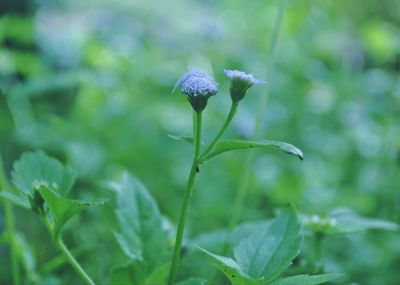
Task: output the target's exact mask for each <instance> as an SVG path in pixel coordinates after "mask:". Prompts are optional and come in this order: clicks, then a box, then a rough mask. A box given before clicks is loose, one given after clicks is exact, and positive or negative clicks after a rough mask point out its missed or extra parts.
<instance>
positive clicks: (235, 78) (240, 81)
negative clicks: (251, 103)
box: [224, 69, 264, 102]
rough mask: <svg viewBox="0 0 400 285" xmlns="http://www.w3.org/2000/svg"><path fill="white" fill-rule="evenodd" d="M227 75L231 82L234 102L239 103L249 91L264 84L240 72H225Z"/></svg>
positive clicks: (250, 75)
mask: <svg viewBox="0 0 400 285" xmlns="http://www.w3.org/2000/svg"><path fill="white" fill-rule="evenodd" d="M224 72H225V75H226V76H227V77H228V78H229V80H230V81H231V88H230V93H231V98H232V100H233V101H234V102H239V101H240V100H242V99H243V98H244V96H245V95H246V92H247V90H249V88H250V87H251V86H253V85H254V84H260V83H264V81H261V80H258V79H256V78H255V77H254V76H253V75H252V74H247V73H244V72H243V71H239V70H227V69H225V70H224Z"/></svg>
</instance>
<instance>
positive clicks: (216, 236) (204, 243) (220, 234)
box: [189, 220, 271, 251]
mask: <svg viewBox="0 0 400 285" xmlns="http://www.w3.org/2000/svg"><path fill="white" fill-rule="evenodd" d="M270 223H271V220H260V221H253V222H245V223H242V224H240V225H238V226H236V227H235V228H234V229H233V230H229V229H220V230H215V231H212V232H207V233H204V234H201V235H199V236H198V237H197V238H195V239H194V240H193V244H196V245H198V246H200V247H202V248H207V249H208V250H211V251H217V250H219V249H221V248H223V247H224V246H226V245H229V247H230V248H232V247H233V246H234V245H236V244H237V243H238V242H239V241H240V240H242V239H243V238H246V237H248V236H250V235H251V234H252V233H254V232H256V231H257V230H258V229H260V228H265V227H267V226H268V225H269V224H270ZM189 246H190V245H189ZM195 248H196V247H195V246H190V248H189V249H190V250H193V249H195Z"/></svg>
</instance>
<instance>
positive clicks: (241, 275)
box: [198, 247, 262, 285]
mask: <svg viewBox="0 0 400 285" xmlns="http://www.w3.org/2000/svg"><path fill="white" fill-rule="evenodd" d="M198 248H199V249H200V250H201V251H203V252H204V253H206V254H207V255H208V256H210V257H212V258H213V259H214V260H216V261H217V264H216V267H217V268H218V269H219V270H220V271H222V272H223V273H224V274H225V275H226V277H228V279H229V281H230V282H231V284H232V285H242V284H246V285H260V284H262V282H261V280H257V279H254V278H252V277H250V276H249V275H247V274H246V273H245V272H244V271H243V270H242V268H240V266H239V264H238V263H237V262H236V261H235V260H233V259H232V258H229V257H225V256H221V255H217V254H213V253H211V252H209V251H207V250H205V249H203V248H201V247H198Z"/></svg>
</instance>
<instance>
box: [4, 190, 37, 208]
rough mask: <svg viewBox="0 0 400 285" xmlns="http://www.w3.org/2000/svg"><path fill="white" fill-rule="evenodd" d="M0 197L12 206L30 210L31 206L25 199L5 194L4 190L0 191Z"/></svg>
mask: <svg viewBox="0 0 400 285" xmlns="http://www.w3.org/2000/svg"><path fill="white" fill-rule="evenodd" d="M0 197H3V198H4V199H6V200H8V201H10V202H12V203H13V204H15V205H16V206H19V207H21V208H25V209H31V205H30V204H29V201H28V199H27V198H26V197H22V196H19V195H15V194H13V193H11V192H6V191H4V190H3V191H0Z"/></svg>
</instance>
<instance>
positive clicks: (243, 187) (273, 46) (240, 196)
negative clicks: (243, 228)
mask: <svg viewBox="0 0 400 285" xmlns="http://www.w3.org/2000/svg"><path fill="white" fill-rule="evenodd" d="M287 1H288V0H281V1H280V2H279V7H278V14H277V16H276V20H275V26H274V31H273V33H272V36H271V41H270V46H269V56H268V58H269V61H268V63H267V72H268V71H269V69H270V68H272V66H273V63H274V60H275V55H276V50H277V46H278V42H279V36H280V32H281V26H282V22H283V16H284V14H285V9H286V5H287ZM267 95H268V94H267V93H265V94H263V95H262V96H260V100H259V104H258V106H259V110H258V112H257V117H256V122H255V128H254V132H253V136H252V137H253V140H256V139H258V137H259V136H260V134H261V131H262V129H263V121H264V120H263V118H264V115H265V113H266V109H267V99H268V96H267ZM254 155H255V154H254V151H248V154H247V156H246V159H245V163H244V167H243V174H242V179H241V180H240V181H241V182H240V185H239V188H238V190H237V192H236V196H235V200H234V204H233V210H232V214H231V218H230V220H229V231H228V234H227V237H226V241H225V244H224V247H223V255H226V254H227V252H228V249H229V244H228V242H227V240H228V238H229V236H230V235H231V232H232V229H233V228H234V227H235V226H236V225H237V224H238V222H239V218H240V214H241V212H242V209H243V205H244V201H245V198H246V193H247V186H248V183H249V177H250V173H251V165H252V162H253V160H254ZM216 278H217V276H216V274H214V275H212V277H211V279H210V280H211V282H210V284H214V283H215V280H216Z"/></svg>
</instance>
